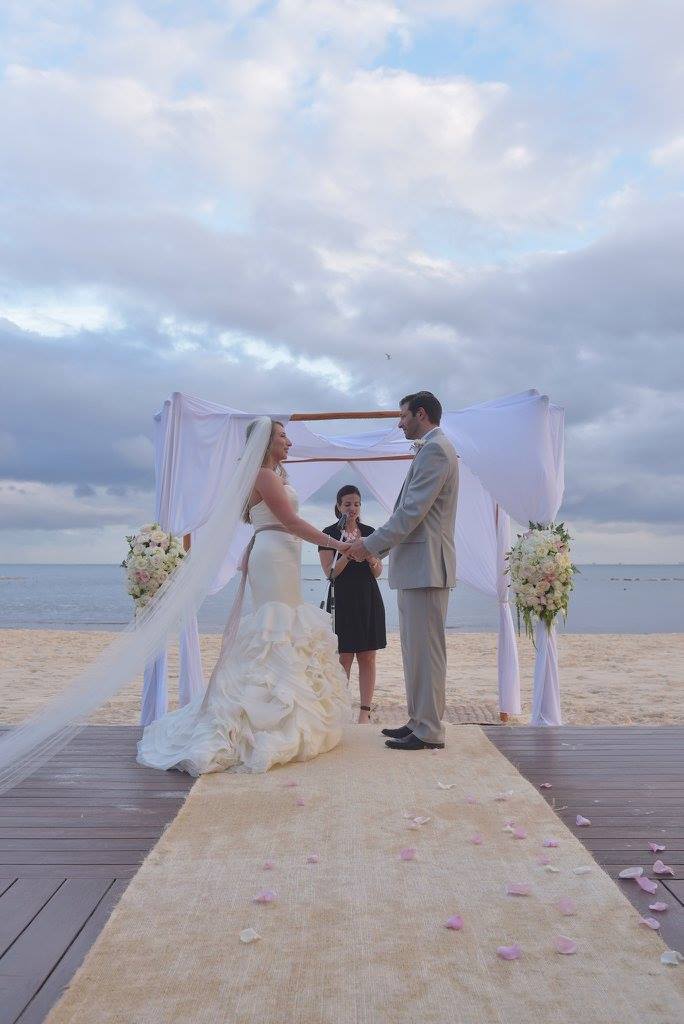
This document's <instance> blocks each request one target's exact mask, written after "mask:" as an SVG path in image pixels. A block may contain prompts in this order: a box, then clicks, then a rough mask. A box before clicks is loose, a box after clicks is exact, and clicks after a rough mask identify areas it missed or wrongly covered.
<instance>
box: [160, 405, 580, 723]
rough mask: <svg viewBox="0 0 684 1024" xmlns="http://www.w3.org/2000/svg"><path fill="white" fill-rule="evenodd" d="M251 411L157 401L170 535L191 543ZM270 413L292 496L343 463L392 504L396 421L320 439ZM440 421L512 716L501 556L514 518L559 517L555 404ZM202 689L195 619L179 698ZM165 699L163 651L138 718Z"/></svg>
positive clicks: (234, 555) (554, 665) (463, 543)
mask: <svg viewBox="0 0 684 1024" xmlns="http://www.w3.org/2000/svg"><path fill="white" fill-rule="evenodd" d="M256 415H257V414H256V413H245V412H240V411H238V410H236V409H230V408H226V407H224V406H219V405H216V404H215V403H212V402H205V401H203V400H201V399H198V398H194V397H192V396H189V395H184V394H181V393H179V392H176V393H174V394H173V395H172V396H171V398H170V399H169V400H167V401H166V402H165V403H164V407H163V408H162V410H161V411H160V412H159V413H158V414H157V415H156V417H155V427H156V433H155V460H156V470H157V500H156V512H157V520H158V521H159V522H160V523H161V525H162V527H163V528H164V529H166V530H171V531H172V532H173V533H175V534H177V535H182V534H186V533H190V534H192V535H193V540H194V536H195V535H198V534H201V531H202V524H203V523H204V522H205V521H206V520H207V518H208V517H209V516H210V514H211V512H212V510H213V508H214V507H215V505H216V502H217V500H218V497H219V496H220V495H221V493H222V492H223V489H224V488H226V487H230V481H231V474H232V472H233V471H234V467H235V465H236V461H237V459H238V458H239V454H240V449H241V445H242V437H243V430H244V426H245V421H249V420H252V419H254V418H255V416H256ZM259 415H262V414H261V413H260V414H259ZM267 415H273V418H275V419H279V420H281V421H282V422H283V423H285V424H287V429H288V435H289V437H290V438H291V440H292V441H293V446H292V448H291V450H290V455H289V459H290V461H289V462H288V464H287V472H288V475H289V477H290V480H291V482H292V484H293V486H294V487H295V488H296V489H297V492H298V494H299V497H300V501H302V502H304V501H306V500H307V499H308V498H309V497H311V496H312V495H313V494H315V493H316V491H318V490H319V489H320V488H321V487H322V486H323V484H325V483H326V481H327V480H329V479H330V477H332V476H333V475H334V474H335V473H337V472H338V471H339V470H340V469H341V468H343V467H344V466H347V467H348V468H349V469H350V470H352V469H353V470H355V471H356V472H357V473H358V474H359V475H360V477H361V479H362V480H363V482H364V483H365V485H366V486H367V487H368V489H369V490H370V491H372V493H373V494H374V495H375V497H376V498H377V499H378V501H379V502H380V503H381V504H382V505H383V507H384V508H385V509H386V510H387V511H388V512H389V511H391V509H392V507H393V505H394V501H395V499H396V496H397V494H398V493H399V490H400V489H401V485H402V482H403V480H404V477H405V475H406V471H407V466H408V462H407V461H406V460H397V459H396V456H402V455H404V456H405V455H409V454H410V452H411V448H410V444H409V443H408V442H407V441H406V440H405V438H404V435H403V433H402V432H401V431H400V430H399V429H398V427H396V425H394V424H393V425H392V426H385V427H381V428H380V429H377V430H373V431H368V432H365V433H358V434H349V435H327V434H323V433H321V432H320V431H319V430H318V429H314V426H313V425H312V424H311V423H310V422H301V421H293V422H289V421H290V416H289V415H288V414H278V413H273V414H267ZM442 428H443V430H444V431H445V433H446V434H447V435H448V436H449V437H450V438H451V440H452V441H453V443H454V445H455V447H456V450H457V452H458V453H459V456H460V460H461V463H460V468H461V476H460V491H459V502H458V512H457V518H456V549H457V558H458V576H459V579H461V580H463V581H464V582H466V583H469V584H471V585H472V586H474V587H477V588H478V589H479V590H481V591H482V592H483V593H485V594H488V595H489V596H490V597H491V598H492V600H493V601H496V602H497V604H498V607H499V649H498V676H499V706H500V710H501V711H506V712H508V713H510V714H519V713H520V676H519V669H518V655H517V645H516V642H515V631H514V627H513V619H512V615H511V608H510V604H509V601H508V596H509V587H508V577H507V576H506V574H505V569H506V563H505V557H504V556H505V554H506V551H507V550H508V549H509V547H510V520H511V519H513V520H515V521H517V522H519V523H523V524H527V522H528V521H529V520H532V521H535V522H537V521H538V522H551V521H553V520H554V519H555V517H556V514H557V512H558V509H559V507H560V503H561V500H562V497H563V410H562V409H560V408H558V407H557V406H554V405H552V404H551V403H550V402H549V399H548V398H547V397H546V396H545V395H540V394H539V393H538V392H537V391H534V390H530V391H525V392H522V393H521V394H516V395H509V396H507V397H505V398H501V399H497V400H495V401H492V402H484V403H482V404H480V405H474V406H470V407H469V408H467V409H462V410H460V411H458V412H452V413H445V414H444V416H443V419H442ZM357 460H363V461H357ZM249 536H250V529H249V527H247V526H241V527H240V528H239V529H238V530H237V531H236V533H235V536H234V537H233V540H232V542H231V545H230V551H229V554H228V556H227V558H226V559H225V560H224V561H223V563H222V564H220V565H217V566H216V577H215V580H214V583H213V585H212V587H211V591H210V592H211V593H215V592H216V591H218V590H220V589H221V588H222V587H223V586H225V584H226V583H227V582H228V580H229V579H230V578H231V577H232V575H233V574H234V572H235V569H236V565H237V561H238V558H239V555H240V552H241V551H242V550H243V548H244V546H245V544H246V543H247V541H248V540H249ZM537 648H538V654H537V665H536V670H535V700H534V707H535V709H536V708H537V706H538V705H539V707H541V706H542V704H543V707H544V713H543V715H542V714H541V712H540V714H539V715H538V716H537V719H538V720H537V722H536V724H545V725H559V724H561V718H560V694H559V690H558V662H557V653H556V645H555V640H554V639H553V637H551V638H549V642H544V643H543V644H540V643H538V644H537ZM542 654H543V657H542ZM203 687H204V680H203V679H202V672H201V666H200V660H199V637H198V633H197V622H196V619H195V620H194V621H191V622H189V623H187V624H186V626H185V628H184V632H183V636H182V644H181V666H180V701H181V703H186V702H187V701H189V700H190V699H191V698H192V696H193V695H194V694H195V693H197V692H198V691H199V690H201V689H202V688H203ZM541 695H544V699H543V700H542V696H541ZM166 707H167V691H166V667H165V654H164V652H160V655H159V658H158V659H157V661H156V662H154V663H153V664H150V665H149V666H148V668H147V670H146V672H145V684H144V691H143V700H142V714H141V723H142V724H143V725H147V724H149V722H151V721H154V720H155V718H157V717H159V715H160V714H162V713H164V711H165V710H166ZM554 709H555V710H554ZM535 713H536V712H535ZM534 722H535V718H534V717H533V723H534Z"/></svg>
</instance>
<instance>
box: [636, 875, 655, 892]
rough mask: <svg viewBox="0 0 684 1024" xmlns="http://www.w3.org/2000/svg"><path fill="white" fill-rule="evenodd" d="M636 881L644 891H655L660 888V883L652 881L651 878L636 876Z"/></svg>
mask: <svg viewBox="0 0 684 1024" xmlns="http://www.w3.org/2000/svg"><path fill="white" fill-rule="evenodd" d="M634 881H635V882H636V884H637V885H638V886H639V888H640V889H643V890H644V892H650V893H654V892H655V891H656V889H657V888H658V883H657V882H653V881H651V879H650V878H635V879H634Z"/></svg>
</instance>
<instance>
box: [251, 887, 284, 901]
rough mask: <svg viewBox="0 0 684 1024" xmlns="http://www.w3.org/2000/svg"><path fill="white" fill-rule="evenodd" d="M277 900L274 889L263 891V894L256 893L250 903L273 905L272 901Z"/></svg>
mask: <svg viewBox="0 0 684 1024" xmlns="http://www.w3.org/2000/svg"><path fill="white" fill-rule="evenodd" d="M277 899H278V893H277V892H276V891H275V889H264V890H263V892H260V893H258V894H257V895H256V896H255V897H254V899H253V900H252V903H273V901H274V900H277Z"/></svg>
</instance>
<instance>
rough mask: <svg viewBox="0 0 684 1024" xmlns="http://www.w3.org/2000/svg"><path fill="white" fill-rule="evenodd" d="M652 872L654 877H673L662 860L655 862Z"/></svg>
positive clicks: (670, 869) (669, 868)
mask: <svg viewBox="0 0 684 1024" xmlns="http://www.w3.org/2000/svg"><path fill="white" fill-rule="evenodd" d="M653 871H654V873H655V874H656V875H674V871H673V870H672V868H671V867H669V865H667V864H663V862H662V860H657V861H656V862H655V864H654V865H653Z"/></svg>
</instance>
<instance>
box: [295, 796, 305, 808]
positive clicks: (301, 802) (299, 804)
mask: <svg viewBox="0 0 684 1024" xmlns="http://www.w3.org/2000/svg"><path fill="white" fill-rule="evenodd" d="M305 806H306V800H305V799H304V797H303V796H298V797H297V807H305Z"/></svg>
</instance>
